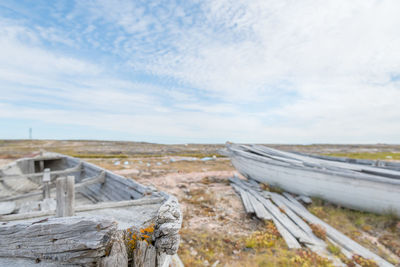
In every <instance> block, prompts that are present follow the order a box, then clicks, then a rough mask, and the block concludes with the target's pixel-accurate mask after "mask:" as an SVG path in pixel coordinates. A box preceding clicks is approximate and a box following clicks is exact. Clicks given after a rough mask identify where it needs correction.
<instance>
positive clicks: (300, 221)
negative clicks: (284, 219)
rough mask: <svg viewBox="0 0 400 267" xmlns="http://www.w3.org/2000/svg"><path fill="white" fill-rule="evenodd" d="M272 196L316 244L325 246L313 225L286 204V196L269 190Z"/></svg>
mask: <svg viewBox="0 0 400 267" xmlns="http://www.w3.org/2000/svg"><path fill="white" fill-rule="evenodd" d="M269 193H270V195H271V198H272V201H274V203H275V204H276V205H277V206H278V207H279V208H280V209H283V210H284V212H285V214H286V215H287V216H288V217H289V218H290V219H291V220H292V221H293V222H294V223H296V224H297V225H298V226H299V227H300V228H301V229H302V230H303V231H304V232H305V233H306V234H307V235H308V236H309V237H310V238H311V239H312V241H313V244H314V245H319V246H325V242H323V241H322V240H320V239H319V238H317V237H316V236H315V235H314V233H313V231H312V229H311V227H310V226H309V225H308V224H307V223H306V222H304V221H303V219H301V218H300V217H299V216H298V215H296V213H294V212H293V211H292V210H291V209H290V208H289V207H288V206H287V205H285V202H284V199H283V198H284V197H283V196H281V195H279V194H277V193H273V192H269Z"/></svg>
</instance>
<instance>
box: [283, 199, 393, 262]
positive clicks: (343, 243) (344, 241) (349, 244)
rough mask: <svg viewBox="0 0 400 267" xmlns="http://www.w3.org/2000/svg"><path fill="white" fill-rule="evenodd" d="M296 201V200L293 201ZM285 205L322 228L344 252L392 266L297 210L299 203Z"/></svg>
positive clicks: (300, 209) (312, 217) (302, 210)
mask: <svg viewBox="0 0 400 267" xmlns="http://www.w3.org/2000/svg"><path fill="white" fill-rule="evenodd" d="M295 201H296V200H295ZM285 204H286V205H287V206H288V207H289V208H290V209H292V210H293V211H294V212H295V213H297V214H298V215H299V216H301V217H302V218H304V219H305V220H307V221H308V222H309V223H312V224H317V225H320V226H322V227H323V228H324V229H325V230H326V234H327V236H328V237H329V238H331V239H332V240H333V241H335V242H336V243H338V244H339V245H340V246H342V247H344V248H345V249H346V250H348V251H350V252H351V253H353V254H357V255H360V256H362V257H364V258H366V259H372V260H374V261H375V262H376V263H377V264H379V266H393V265H392V264H390V263H389V262H387V261H386V260H384V259H383V258H381V257H379V256H378V255H376V254H375V253H373V252H371V251H369V250H368V249H366V248H364V247H363V246H361V245H360V244H358V243H357V242H355V241H353V240H352V239H350V238H349V237H347V236H346V235H344V234H342V233H341V232H339V231H338V230H336V229H335V228H333V227H332V226H330V225H329V224H327V223H325V222H324V221H322V220H321V219H319V218H318V217H316V216H315V215H313V214H311V213H310V212H308V211H306V210H305V209H302V208H299V207H298V205H301V204H300V203H299V202H298V203H297V205H295V204H293V203H292V202H290V201H289V200H288V201H286V202H285Z"/></svg>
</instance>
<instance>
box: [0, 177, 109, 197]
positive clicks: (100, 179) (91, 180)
mask: <svg viewBox="0 0 400 267" xmlns="http://www.w3.org/2000/svg"><path fill="white" fill-rule="evenodd" d="M105 179H106V173H105V171H102V172H101V173H100V174H99V175H96V176H94V177H93V178H92V177H90V178H86V179H83V180H82V181H81V182H80V183H77V184H75V189H82V188H83V187H85V186H88V185H92V184H96V183H104V182H105ZM52 186H54V183H50V184H49V187H52ZM43 188H44V186H43V187H42V188H41V189H43ZM54 191H55V189H54V188H51V189H50V193H51V192H54ZM42 192H43V191H32V192H29V193H25V194H21V195H16V196H9V197H2V198H0V201H13V200H18V199H23V198H29V197H33V196H39V195H40V194H42Z"/></svg>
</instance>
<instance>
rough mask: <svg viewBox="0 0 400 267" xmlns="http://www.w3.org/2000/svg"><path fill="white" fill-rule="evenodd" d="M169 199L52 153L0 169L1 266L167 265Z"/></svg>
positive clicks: (174, 232) (172, 246) (173, 206)
mask: <svg viewBox="0 0 400 267" xmlns="http://www.w3.org/2000/svg"><path fill="white" fill-rule="evenodd" d="M181 223H182V215H181V212H180V208H179V203H178V201H177V200H176V198H175V197H173V196H171V195H168V194H166V193H164V192H158V191H156V189H155V188H151V187H146V186H143V185H141V184H139V183H137V182H135V181H134V180H132V179H127V178H125V177H122V176H119V175H116V174H114V173H112V172H110V171H107V170H105V169H103V168H101V167H98V166H96V165H93V164H91V163H88V162H84V161H82V160H80V159H77V158H73V157H69V156H66V155H61V154H56V153H44V154H42V155H40V156H37V157H34V158H24V159H20V160H17V161H15V162H13V163H11V164H9V165H7V166H5V167H3V168H1V169H0V265H1V266H4V265H6V266H21V265H22V266H30V265H34V266H59V265H60V264H61V265H63V266H64V265H65V266H128V264H131V266H168V265H169V262H170V260H171V257H172V256H173V255H175V254H176V252H177V249H178V246H179V234H178V232H179V229H180V227H181Z"/></svg>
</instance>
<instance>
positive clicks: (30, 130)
mask: <svg viewBox="0 0 400 267" xmlns="http://www.w3.org/2000/svg"><path fill="white" fill-rule="evenodd" d="M29 139H30V140H32V127H30V128H29Z"/></svg>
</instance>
